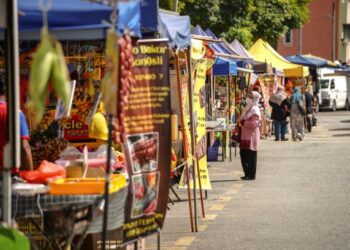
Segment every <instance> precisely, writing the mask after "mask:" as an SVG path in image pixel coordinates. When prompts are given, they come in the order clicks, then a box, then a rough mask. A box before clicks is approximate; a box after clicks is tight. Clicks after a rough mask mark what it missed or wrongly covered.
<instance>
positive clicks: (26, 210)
mask: <svg viewBox="0 0 350 250" xmlns="http://www.w3.org/2000/svg"><path fill="white" fill-rule="evenodd" d="M126 194H127V187H124V188H122V189H120V190H119V191H117V192H113V193H111V194H110V196H109V209H108V218H109V220H108V230H109V231H110V230H114V229H117V228H120V227H122V225H123V223H124V206H125V199H126ZM2 201H3V199H2V197H0V205H2ZM103 201H104V196H103V194H94V195H92V194H90V195H86V194H84V195H51V194H35V195H30V196H27V195H20V194H13V195H12V215H13V218H14V219H15V220H16V222H17V223H18V226H19V229H20V230H21V231H23V232H24V233H26V234H28V235H30V236H31V237H32V238H36V239H37V238H41V237H40V235H41V234H42V232H43V231H42V229H43V224H44V220H45V217H44V216H43V211H45V210H49V209H52V208H53V207H55V206H58V207H60V206H68V205H75V204H88V203H93V215H92V221H91V223H90V225H89V226H88V228H87V231H86V233H87V234H95V233H100V232H101V231H102V218H103V205H104V202H103ZM33 223H35V224H37V225H39V227H41V230H39V229H38V228H36V226H35V224H33ZM40 231H41V232H40Z"/></svg>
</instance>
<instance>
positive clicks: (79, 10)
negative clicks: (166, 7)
mask: <svg viewBox="0 0 350 250" xmlns="http://www.w3.org/2000/svg"><path fill="white" fill-rule="evenodd" d="M44 2H45V1H44ZM18 9H19V10H20V13H21V15H20V16H19V31H20V39H21V40H37V39H39V38H40V32H39V31H40V29H41V27H42V11H41V10H40V9H39V6H38V0H19V3H18ZM157 11H158V6H157V2H156V1H154V0H142V1H139V0H129V1H127V2H122V1H120V2H118V14H119V15H118V23H117V28H118V30H119V32H120V33H121V34H123V33H124V30H125V29H128V30H129V31H130V33H131V34H132V35H134V36H138V37H141V32H143V33H154V32H157V31H158V19H157ZM111 13H112V7H111V6H108V5H104V4H99V3H91V2H87V1H83V0H52V6H51V8H50V10H49V12H48V25H49V29H50V32H52V33H53V34H54V35H55V36H56V37H58V38H59V39H61V40H95V39H96V40H97V39H104V38H105V34H106V29H107V28H108V27H109V25H108V24H107V23H106V22H103V21H107V22H109V21H110V15H111ZM0 36H1V37H2V36H3V33H2V32H0Z"/></svg>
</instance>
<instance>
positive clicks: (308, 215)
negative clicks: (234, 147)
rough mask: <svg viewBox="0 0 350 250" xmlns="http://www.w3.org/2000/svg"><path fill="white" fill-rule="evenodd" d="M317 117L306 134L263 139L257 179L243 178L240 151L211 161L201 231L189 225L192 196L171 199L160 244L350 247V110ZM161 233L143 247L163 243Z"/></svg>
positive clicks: (174, 247) (177, 248)
mask: <svg viewBox="0 0 350 250" xmlns="http://www.w3.org/2000/svg"><path fill="white" fill-rule="evenodd" d="M318 118H319V125H318V126H317V127H314V128H313V131H312V133H311V134H306V136H305V139H304V141H303V142H293V141H292V140H289V141H287V142H281V141H280V142H274V141H273V138H269V139H268V140H262V141H261V147H260V150H259V152H258V168H257V179H256V180H255V181H241V180H240V178H239V177H240V176H242V174H243V173H242V170H241V167H240V159H239V156H237V157H233V160H232V162H231V163H230V162H223V163H222V162H215V163H213V162H210V163H209V164H210V167H209V173H210V178H211V181H212V187H213V190H211V191H209V192H208V194H209V196H208V199H207V200H206V201H205V211H206V218H205V219H203V218H200V219H199V227H198V228H199V232H198V233H191V232H190V231H191V230H190V224H189V218H188V203H187V202H186V201H182V202H176V203H175V205H171V204H169V207H170V211H169V212H168V214H167V217H166V220H165V226H164V229H163V231H162V245H161V249H165V250H168V249H171V250H185V249H186V250H187V249H188V250H207V249H208V250H212V249H213V250H214V249H225V250H226V249H227V250H230V249H249V250H250V249H253V250H254V249H268V250H271V249H276V250H280V249H293V250H294V249H317V250H318V249H350V238H349V235H350V213H349V211H348V210H349V205H350V182H349V181H348V180H349V177H350V165H349V145H350V133H349V131H350V127H349V122H350V121H348V120H349V113H347V112H335V113H320V114H319V117H318ZM177 192H178V193H179V195H180V196H181V198H182V199H183V200H185V199H186V198H187V194H186V190H177ZM197 204H198V214H199V215H201V213H200V212H201V210H200V202H199V201H198V203H197ZM156 239H157V236H156V235H154V236H150V237H148V238H146V247H145V249H147V250H148V249H150V250H154V249H157V248H156V247H157V245H156Z"/></svg>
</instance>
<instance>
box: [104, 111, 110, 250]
mask: <svg viewBox="0 0 350 250" xmlns="http://www.w3.org/2000/svg"><path fill="white" fill-rule="evenodd" d="M112 130H113V115H111V114H109V115H108V146H107V167H106V177H105V179H106V181H105V192H104V209H103V224H102V249H103V250H105V249H107V248H106V242H107V232H108V227H107V225H108V208H109V185H110V178H111V174H110V173H111V158H112Z"/></svg>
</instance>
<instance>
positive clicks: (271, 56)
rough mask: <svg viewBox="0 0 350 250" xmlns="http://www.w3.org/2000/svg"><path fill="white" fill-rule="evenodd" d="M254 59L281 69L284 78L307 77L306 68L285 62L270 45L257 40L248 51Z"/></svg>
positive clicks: (307, 70)
mask: <svg viewBox="0 0 350 250" xmlns="http://www.w3.org/2000/svg"><path fill="white" fill-rule="evenodd" d="M249 53H250V54H252V55H253V57H254V59H255V60H257V61H260V62H266V63H271V64H272V66H273V67H275V68H277V69H282V70H283V72H284V75H285V76H286V77H305V76H308V75H309V69H308V68H307V67H304V66H301V65H297V64H294V63H291V62H289V61H287V60H286V59H285V58H284V57H282V56H281V55H280V54H278V52H277V51H276V50H274V49H273V48H272V47H271V45H270V44H268V43H267V42H265V41H263V40H262V39H259V40H258V41H256V42H255V43H254V44H253V46H252V47H251V48H250V49H249Z"/></svg>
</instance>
